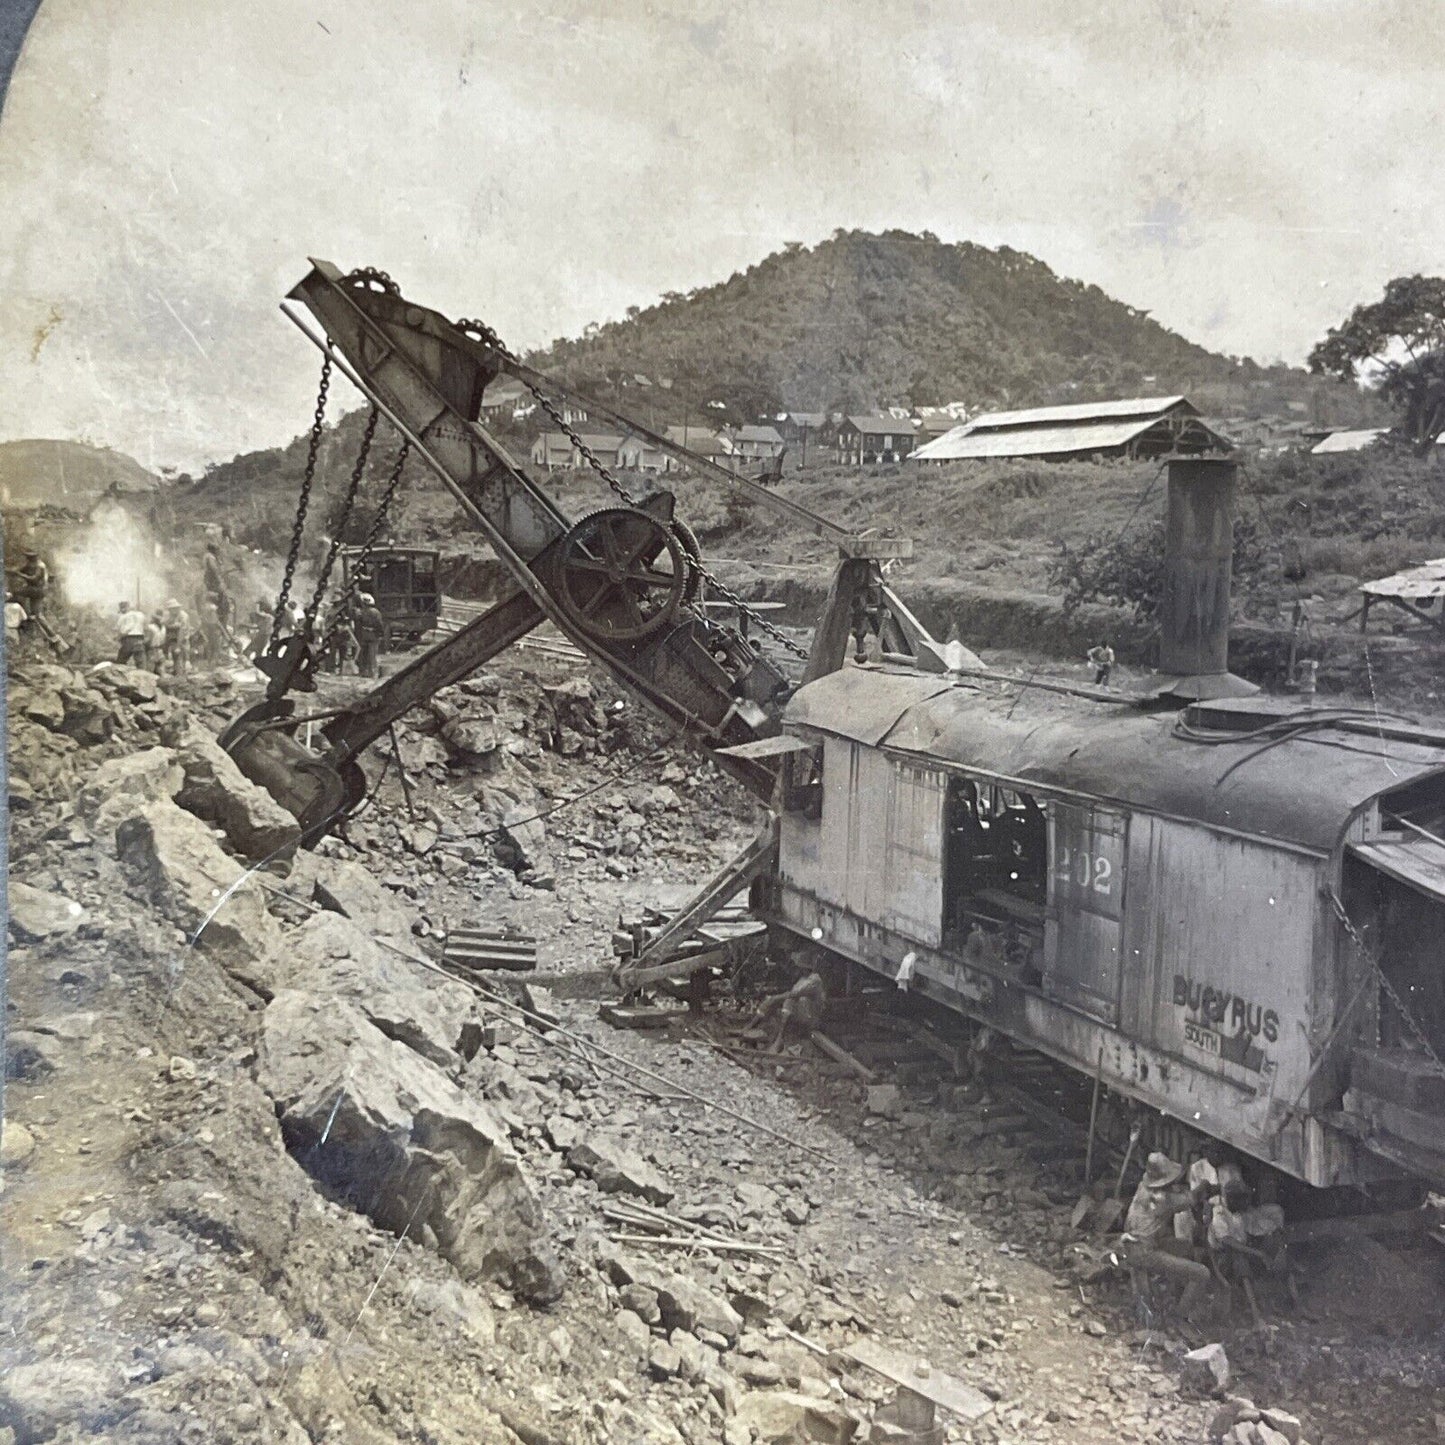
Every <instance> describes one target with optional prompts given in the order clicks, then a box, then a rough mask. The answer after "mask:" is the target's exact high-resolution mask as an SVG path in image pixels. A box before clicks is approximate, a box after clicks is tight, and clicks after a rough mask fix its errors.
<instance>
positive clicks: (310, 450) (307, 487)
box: [267, 343, 331, 650]
mask: <svg viewBox="0 0 1445 1445" xmlns="http://www.w3.org/2000/svg"><path fill="white" fill-rule="evenodd" d="M330 389H331V348H330V344H329V343H328V344H327V350H326V354H325V356H324V357H323V358H322V360H321V385H320V387H319V388H318V389H317V392H316V411H315V413H314V414H313V418H312V422H311V437H310V439H309V441H308V442H307V445H306V470H305V471H304V472H303V473H302V477H301V492H300V495H299V496H298V497H297V499H296V520H295V521H294V522H293V523H292V524H291V545H290V546H289V547H288V548H287V549H286V568H285V571H284V572H282V574H281V590H280V592H278V593H277V594H276V611H275V612H274V613H273V614H272V617H271V640H270V642H269V643H268V644H267V647H268V650H269V649H273V648H274V647H275V646H276V644H277V642H278V641H279V640H280V637H281V620H282V618H283V617H285V615H286V604H287V603H288V602H289V601H290V600H291V584H292V582H293V580H294V579H295V576H296V564H297V563H298V562H299V561H300V558H301V539H302V536H303V534H304V533H305V531H306V513H307V510H308V509H309V508H310V506H311V487H312V484H313V483H314V482H315V480H316V458H317V455H318V453H319V451H320V448H321V433H322V429H323V427H324V426H325V423H326V393H327V392H328V391H330Z"/></svg>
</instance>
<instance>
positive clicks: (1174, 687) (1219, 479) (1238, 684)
mask: <svg viewBox="0 0 1445 1445" xmlns="http://www.w3.org/2000/svg"><path fill="white" fill-rule="evenodd" d="M1237 471H1238V467H1237V465H1236V463H1235V462H1233V461H1231V460H1230V459H1229V458H1227V457H1185V456H1174V457H1170V458H1169V518H1168V523H1167V526H1166V531H1165V538H1164V600H1163V606H1162V608H1161V609H1160V629H1159V671H1160V672H1161V673H1164V674H1166V675H1167V676H1168V677H1169V678H1170V679H1172V680H1171V681H1170V682H1169V684H1168V685H1167V686H1166V687H1165V688H1164V691H1165V692H1167V693H1169V694H1172V695H1173V696H1175V697H1181V698H1191V699H1193V698H1215V697H1243V696H1247V695H1248V694H1250V693H1254V692H1258V691H1259V689H1258V688H1257V687H1255V686H1254V684H1253V683H1248V682H1245V681H1244V679H1243V678H1238V677H1235V676H1234V674H1233V673H1231V672H1230V671H1229V593H1230V583H1231V580H1232V571H1233V554H1234V486H1235V474H1236V472H1237Z"/></svg>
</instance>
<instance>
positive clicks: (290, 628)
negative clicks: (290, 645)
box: [276, 599, 306, 642]
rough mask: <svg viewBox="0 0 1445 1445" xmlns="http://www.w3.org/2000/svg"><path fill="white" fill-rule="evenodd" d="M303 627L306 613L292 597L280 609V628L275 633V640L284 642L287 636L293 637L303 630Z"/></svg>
mask: <svg viewBox="0 0 1445 1445" xmlns="http://www.w3.org/2000/svg"><path fill="white" fill-rule="evenodd" d="M305 627H306V613H305V612H304V611H303V610H302V607H301V604H300V603H299V602H297V601H295V600H294V599H293V600H292V601H290V602H288V603H287V604H286V605H285V606H284V607H283V608H282V609H281V628H280V631H279V632H278V633H277V634H276V640H277V641H278V642H285V641H286V639H287V638H288V637H295V636H296V635H297V634H298V633H300V632H302V631H304V630H305Z"/></svg>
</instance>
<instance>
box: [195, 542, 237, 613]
mask: <svg viewBox="0 0 1445 1445" xmlns="http://www.w3.org/2000/svg"><path fill="white" fill-rule="evenodd" d="M201 587H202V589H203V590H204V592H205V594H206V600H207V601H208V602H209V603H210V604H211V606H212V607H214V608H215V610H216V621H217V622H219V623H220V625H221V628H222V630H223V631H226V632H229V631H230V630H231V593H230V590H229V589H228V588H227V586H226V573H225V570H224V568H223V567H222V566H221V549H220V547H219V546H218V545H217V544H216V543H215V542H207V543H206V555H205V557H204V558H203V559H202V562H201Z"/></svg>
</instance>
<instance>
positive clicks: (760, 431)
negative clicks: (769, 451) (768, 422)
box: [738, 426, 783, 442]
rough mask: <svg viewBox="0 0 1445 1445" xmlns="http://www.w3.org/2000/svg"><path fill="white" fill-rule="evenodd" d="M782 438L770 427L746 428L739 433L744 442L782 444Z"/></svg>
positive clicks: (740, 439) (739, 437)
mask: <svg viewBox="0 0 1445 1445" xmlns="http://www.w3.org/2000/svg"><path fill="white" fill-rule="evenodd" d="M782 439H783V438H782V436H781V435H780V434H779V433H778V431H777V429H776V428H774V427H770V426H745V427H743V428H742V429H741V430H740V431H739V432H738V440H739V441H742V442H781V441H782Z"/></svg>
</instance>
